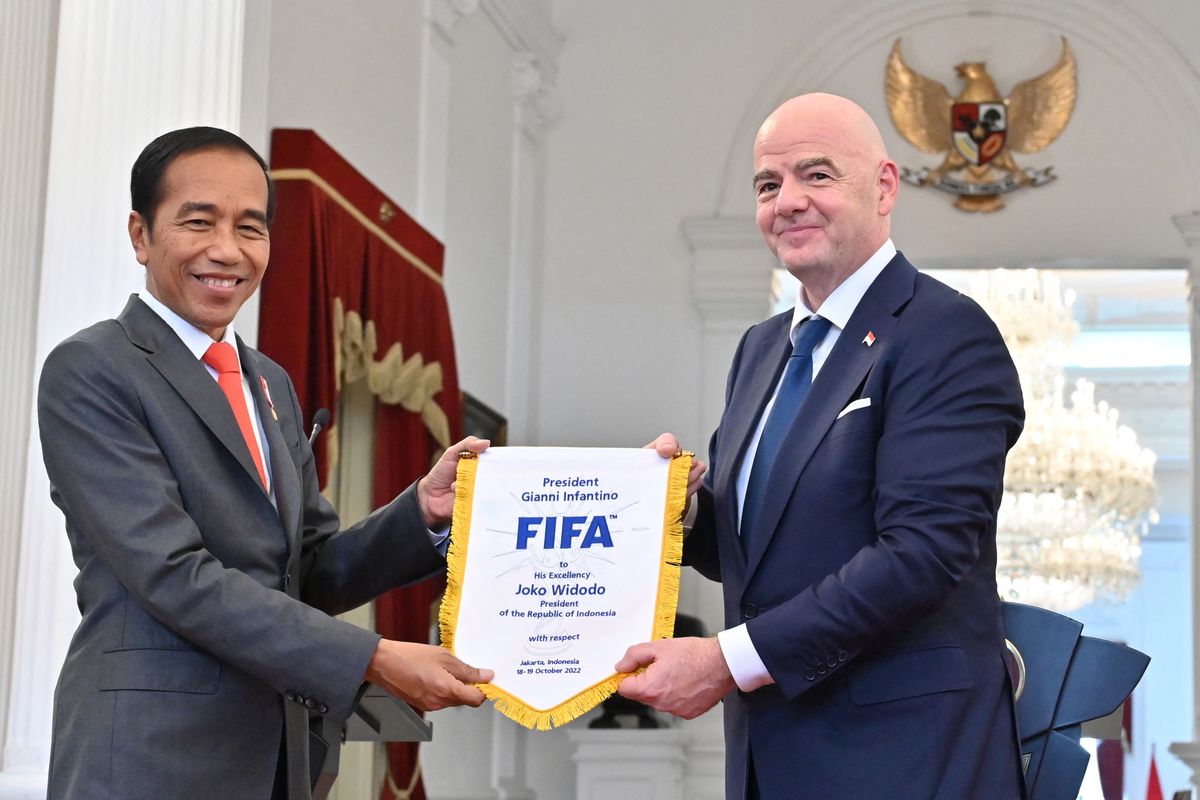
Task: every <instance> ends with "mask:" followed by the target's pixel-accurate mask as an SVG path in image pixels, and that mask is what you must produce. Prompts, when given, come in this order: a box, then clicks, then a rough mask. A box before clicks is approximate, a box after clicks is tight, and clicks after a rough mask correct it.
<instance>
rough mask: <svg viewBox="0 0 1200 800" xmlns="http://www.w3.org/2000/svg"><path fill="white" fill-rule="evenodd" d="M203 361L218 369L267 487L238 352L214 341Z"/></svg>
mask: <svg viewBox="0 0 1200 800" xmlns="http://www.w3.org/2000/svg"><path fill="white" fill-rule="evenodd" d="M201 361H203V362H204V363H205V364H208V365H209V366H210V367H212V368H213V369H215V370H216V371H217V384H218V385H219V386H220V387H221V391H223V392H224V393H225V398H226V399H227V400H228V401H229V405H230V407H231V408H232V409H233V416H234V418H235V419H236V420H237V424H238V427H239V428H241V429H242V438H244V439H245V440H246V447H248V448H250V457H251V458H252V459H254V466H256V467H258V477H259V478H260V479H261V480H262V485H263V488H264V489H267V486H268V485H267V471H266V470H265V469H263V459H262V453H261V452H260V451H259V449H258V440H257V439H255V438H254V428H253V427H252V425H253V423H251V422H250V411H249V410H248V409H247V408H246V395H245V393H244V392H243V391H242V372H241V370H240V369H238V360H237V353H235V352H234V350H233V345H231V344H229V343H228V342H214V343H213V344H212V345H210V346H209V348H208V350H207V352H205V353H204V358H202V359H201ZM268 491H269V489H268Z"/></svg>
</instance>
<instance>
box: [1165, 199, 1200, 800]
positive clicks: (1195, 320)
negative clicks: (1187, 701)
mask: <svg viewBox="0 0 1200 800" xmlns="http://www.w3.org/2000/svg"><path fill="white" fill-rule="evenodd" d="M1172 221H1173V222H1174V223H1175V227H1177V228H1178V229H1179V232H1180V234H1182V235H1183V240H1184V241H1185V242H1186V243H1187V246H1188V248H1189V249H1190V250H1191V253H1192V264H1191V267H1190V268H1189V269H1188V295H1189V299H1190V300H1191V303H1190V304H1189V305H1190V308H1191V319H1190V325H1189V327H1190V329H1191V342H1192V381H1191V383H1192V417H1191V423H1192V450H1191V459H1190V461H1191V465H1192V498H1193V503H1192V514H1191V517H1192V519H1191V526H1192V537H1191V538H1192V644H1193V648H1194V647H1195V646H1196V643H1197V642H1200V539H1198V537H1200V514H1197V508H1196V501H1195V499H1196V498H1200V469H1197V466H1196V457H1197V455H1200V396H1198V395H1197V390H1196V375H1197V373H1196V370H1197V366H1198V365H1200V212H1196V211H1193V212H1191V213H1190V214H1179V215H1177V216H1175V217H1173V218H1172ZM1192 696H1193V697H1194V698H1196V701H1197V702H1200V661H1198V660H1197V657H1196V655H1195V654H1193V657H1192ZM1193 714H1194V721H1193V723H1192V740H1193V741H1190V742H1175V743H1173V744H1172V745H1171V747H1170V750H1171V752H1172V753H1173V754H1174V755H1175V756H1176V757H1177V758H1178V759H1179V760H1180V761H1182V762H1183V763H1185V764H1187V765H1188V766H1189V767H1190V768H1191V770H1192V778H1191V780H1192V783H1193V784H1194V785H1196V786H1198V787H1200V706H1196V707H1195V708H1194V709H1193Z"/></svg>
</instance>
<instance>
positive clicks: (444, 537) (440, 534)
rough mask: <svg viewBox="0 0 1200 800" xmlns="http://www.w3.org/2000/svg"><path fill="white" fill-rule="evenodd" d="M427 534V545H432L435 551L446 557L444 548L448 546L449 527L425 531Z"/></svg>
mask: <svg viewBox="0 0 1200 800" xmlns="http://www.w3.org/2000/svg"><path fill="white" fill-rule="evenodd" d="M425 530H426V531H427V532H428V533H429V543H430V544H431V545H433V549H434V550H437V551H438V552H439V553H441V554H442V555H446V548H447V547H449V546H450V526H449V525H447V526H446V527H444V528H442V529H441V530H437V531H434V530H430V529H428V528H426V529H425Z"/></svg>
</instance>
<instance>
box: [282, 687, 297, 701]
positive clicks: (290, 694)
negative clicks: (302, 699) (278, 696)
mask: <svg viewBox="0 0 1200 800" xmlns="http://www.w3.org/2000/svg"><path fill="white" fill-rule="evenodd" d="M283 696H284V697H286V698H287V699H288V702H290V703H294V702H296V693H295V692H293V691H291V690H290V689H289V690H288V691H286V692H284V693H283Z"/></svg>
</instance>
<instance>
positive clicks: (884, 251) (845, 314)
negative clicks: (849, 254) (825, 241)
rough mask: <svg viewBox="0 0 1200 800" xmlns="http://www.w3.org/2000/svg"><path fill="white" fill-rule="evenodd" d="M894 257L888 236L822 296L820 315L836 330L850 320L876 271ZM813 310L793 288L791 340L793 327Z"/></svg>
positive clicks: (794, 335)
mask: <svg viewBox="0 0 1200 800" xmlns="http://www.w3.org/2000/svg"><path fill="white" fill-rule="evenodd" d="M895 256H896V245H894V244H892V240H891V239H888V240H887V241H885V242H884V243H883V244H882V245H880V246H879V249H878V250H876V251H875V253H874V255H872V256H871V257H870V258H868V259H867V260H866V262H865V263H864V264H863V265H862V266H861V267H859V268H858V269H856V270H855V271H854V272H853V273H851V275H850V277H848V278H846V280H844V281H842V283H841V285H840V286H838V287H837V288H836V289H834V290H833V293H832V294H830V295H829V297H827V298H825V302H824V303H822V304H821V308H820V311H821V316H822V317H824V318H825V319H827V320H829V321H830V322H831V323H833V327H835V328H837V329H838V330H839V331H840V330H842V329H843V328H845V327H846V323H848V322H849V321H850V315H851V314H853V313H854V309H856V308H858V304H859V302H861V301H862V299H863V295H865V294H866V293H867V289H870V288H871V284H872V283H874V282H875V279H876V278H878V277H879V273H881V272H883V268H884V267H886V266H887V265H888V263H889V262H890V261H891V260H892V259H893V258H894V257H895ZM815 313H816V312H815V311H813V310H812V309H811V308H809V307H808V303H806V302H804V287H800V288H799V289H797V290H796V307H795V308H794V309H793V310H792V328H791V333H790V334H789V335H790V336H791V337H792V341H793V342H795V337H796V329H797V328H799V327H800V323H802V322H804V321H805V320H806V319H808V318H809V317H811V316H813V314H815Z"/></svg>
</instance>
